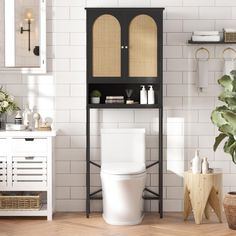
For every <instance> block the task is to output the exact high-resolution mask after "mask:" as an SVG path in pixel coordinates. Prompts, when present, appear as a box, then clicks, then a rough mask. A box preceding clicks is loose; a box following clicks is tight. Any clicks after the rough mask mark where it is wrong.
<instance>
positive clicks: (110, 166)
mask: <svg viewBox="0 0 236 236" xmlns="http://www.w3.org/2000/svg"><path fill="white" fill-rule="evenodd" d="M101 170H102V172H104V173H107V174H114V175H128V174H129V175H131V174H133V175H134V174H140V173H143V172H145V170H146V167H145V165H144V164H141V163H128V162H119V163H104V164H102V168H101Z"/></svg>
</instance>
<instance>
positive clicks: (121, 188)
mask: <svg viewBox="0 0 236 236" xmlns="http://www.w3.org/2000/svg"><path fill="white" fill-rule="evenodd" d="M129 165H130V166H129ZM129 165H127V163H116V164H114V165H113V166H112V165H111V166H109V167H108V166H107V167H104V168H103V169H102V171H101V180H102V190H103V218H104V220H105V221H106V222H107V223H108V224H112V225H134V224H139V223H141V221H142V219H143V198H142V196H143V189H144V187H145V181H146V171H145V167H144V166H135V168H133V167H134V166H133V164H129ZM129 167H130V168H129Z"/></svg>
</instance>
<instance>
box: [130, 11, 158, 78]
mask: <svg viewBox="0 0 236 236" xmlns="http://www.w3.org/2000/svg"><path fill="white" fill-rule="evenodd" d="M157 51H158V48H157V25H156V22H155V21H154V20H153V18H152V17H150V16H148V15H144V14H143V15H139V16H136V17H135V18H134V19H133V20H132V21H131V22H130V25H129V77H157V76H158V71H157V66H158V63H157Z"/></svg>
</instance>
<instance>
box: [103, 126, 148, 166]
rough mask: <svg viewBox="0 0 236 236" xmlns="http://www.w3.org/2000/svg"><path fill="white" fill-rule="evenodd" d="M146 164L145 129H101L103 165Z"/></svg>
mask: <svg viewBox="0 0 236 236" xmlns="http://www.w3.org/2000/svg"><path fill="white" fill-rule="evenodd" d="M114 162H140V163H145V129H136V128H135V129H133V128H130V129H101V163H114Z"/></svg>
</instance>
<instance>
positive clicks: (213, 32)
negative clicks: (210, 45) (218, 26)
mask: <svg viewBox="0 0 236 236" xmlns="http://www.w3.org/2000/svg"><path fill="white" fill-rule="evenodd" d="M193 35H202V36H211V35H219V31H194V32H193Z"/></svg>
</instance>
